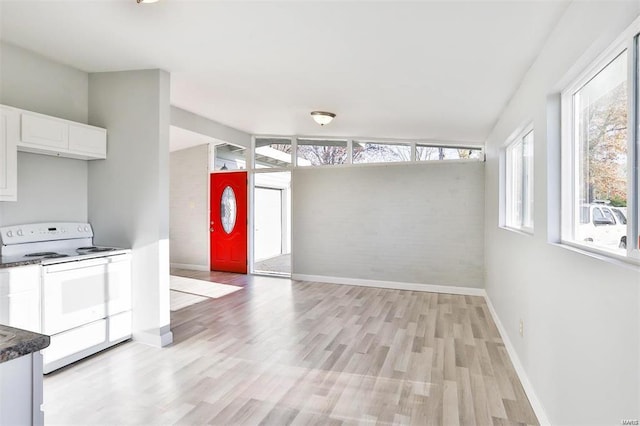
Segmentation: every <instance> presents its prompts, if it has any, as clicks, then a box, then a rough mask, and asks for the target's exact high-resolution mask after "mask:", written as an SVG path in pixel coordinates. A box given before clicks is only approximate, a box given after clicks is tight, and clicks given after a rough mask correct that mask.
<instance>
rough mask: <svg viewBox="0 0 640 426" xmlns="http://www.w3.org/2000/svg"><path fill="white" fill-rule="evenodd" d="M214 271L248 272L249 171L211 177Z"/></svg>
mask: <svg viewBox="0 0 640 426" xmlns="http://www.w3.org/2000/svg"><path fill="white" fill-rule="evenodd" d="M210 202H211V208H210V211H211V217H210V221H209V231H210V234H209V235H210V238H211V270H212V271H226V272H238V273H241V274H246V273H247V172H225V173H212V174H211V200H210Z"/></svg>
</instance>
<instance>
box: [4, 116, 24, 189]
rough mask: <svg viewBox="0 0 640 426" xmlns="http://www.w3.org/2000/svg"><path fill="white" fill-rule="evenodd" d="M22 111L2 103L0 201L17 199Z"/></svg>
mask: <svg viewBox="0 0 640 426" xmlns="http://www.w3.org/2000/svg"><path fill="white" fill-rule="evenodd" d="M19 120H20V112H19V111H18V110H16V109H13V108H7V107H4V106H1V105H0V201H17V197H18V159H17V147H16V146H17V143H18V138H19V134H20V131H19V127H18V123H19Z"/></svg>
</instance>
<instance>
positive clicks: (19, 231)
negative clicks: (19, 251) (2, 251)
mask: <svg viewBox="0 0 640 426" xmlns="http://www.w3.org/2000/svg"><path fill="white" fill-rule="evenodd" d="M17 234H18V237H22V229H18V232H17Z"/></svg>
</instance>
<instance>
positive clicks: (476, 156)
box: [416, 144, 484, 161]
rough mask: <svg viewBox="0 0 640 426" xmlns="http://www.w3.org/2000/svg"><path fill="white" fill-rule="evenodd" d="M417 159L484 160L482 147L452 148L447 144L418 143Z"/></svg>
mask: <svg viewBox="0 0 640 426" xmlns="http://www.w3.org/2000/svg"><path fill="white" fill-rule="evenodd" d="M416 160H417V161H431V160H480V161H483V160H484V153H483V151H482V148H450V147H445V146H433V145H421V144H417V145H416Z"/></svg>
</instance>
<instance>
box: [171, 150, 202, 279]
mask: <svg viewBox="0 0 640 426" xmlns="http://www.w3.org/2000/svg"><path fill="white" fill-rule="evenodd" d="M170 169H171V179H170V206H171V210H170V227H169V228H170V231H169V238H170V249H171V263H172V264H182V265H191V266H199V267H203V268H208V267H209V225H208V224H209V218H208V216H209V206H208V199H209V198H208V193H207V192H208V188H209V186H208V179H209V146H208V145H199V146H195V147H192V148H187V149H182V150H179V151H174V152H172V153H171V155H170Z"/></svg>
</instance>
